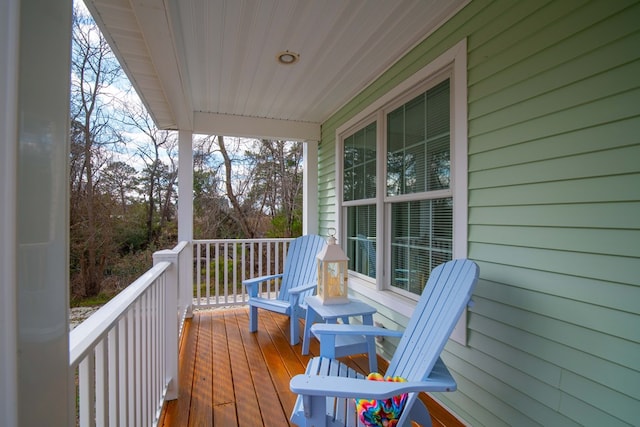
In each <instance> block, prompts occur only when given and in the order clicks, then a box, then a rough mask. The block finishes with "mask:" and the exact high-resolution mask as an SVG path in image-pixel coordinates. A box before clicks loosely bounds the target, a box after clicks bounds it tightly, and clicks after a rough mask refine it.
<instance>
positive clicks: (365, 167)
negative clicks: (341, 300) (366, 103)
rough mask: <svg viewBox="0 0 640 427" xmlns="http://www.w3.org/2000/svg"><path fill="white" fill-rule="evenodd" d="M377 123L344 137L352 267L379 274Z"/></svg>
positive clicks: (344, 190)
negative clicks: (377, 267)
mask: <svg viewBox="0 0 640 427" xmlns="http://www.w3.org/2000/svg"><path fill="white" fill-rule="evenodd" d="M376 131H377V126H376V123H375V122H374V123H371V124H369V125H368V126H366V127H363V128H362V129H360V130H358V131H356V132H355V133H353V134H352V135H350V136H348V137H347V138H345V139H344V143H343V146H344V157H343V159H344V164H343V168H344V181H343V197H344V201H345V202H351V203H349V207H348V208H347V215H346V218H347V230H348V231H347V236H348V237H347V245H346V248H347V252H346V255H347V256H348V257H349V269H350V270H352V271H355V272H357V273H361V274H364V275H365V276H368V277H372V278H375V277H376V263H375V251H376V205H375V197H376V185H377V170H376V169H377V161H376V160H377V159H376Z"/></svg>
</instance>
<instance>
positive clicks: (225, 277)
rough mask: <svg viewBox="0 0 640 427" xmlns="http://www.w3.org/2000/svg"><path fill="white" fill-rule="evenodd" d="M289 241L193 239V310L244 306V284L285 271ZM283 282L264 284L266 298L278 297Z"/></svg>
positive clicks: (245, 297) (261, 292) (262, 291)
mask: <svg viewBox="0 0 640 427" xmlns="http://www.w3.org/2000/svg"><path fill="white" fill-rule="evenodd" d="M291 240H293V239H290V238H280V239H234V240H228V239H221V240H194V241H193V253H194V261H195V263H194V268H195V272H194V281H195V284H194V292H193V297H194V300H193V306H194V308H208V307H220V306H230V305H240V304H245V303H246V301H247V294H246V292H245V290H244V287H243V286H242V281H243V280H245V279H250V278H252V277H257V276H262V275H266V274H278V273H281V272H282V271H283V269H284V261H285V259H286V257H287V249H288V247H289V242H290V241H291ZM279 286H280V282H279V281H278V280H276V281H274V282H272V283H265V284H263V288H262V289H261V290H260V294H261V295H262V296H264V297H265V298H273V297H275V296H276V295H277V293H278V289H279Z"/></svg>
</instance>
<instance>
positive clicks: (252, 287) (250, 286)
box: [242, 273, 283, 297]
mask: <svg viewBox="0 0 640 427" xmlns="http://www.w3.org/2000/svg"><path fill="white" fill-rule="evenodd" d="M282 276H283V274H282V273H279V274H270V275H268V276H259V277H253V278H251V279H246V280H243V281H242V284H243V285H244V286H245V287H246V288H247V293H248V294H249V296H250V297H255V296H256V295H258V287H257V285H258V284H259V283H262V282H266V281H267V280H273V279H278V278H281V277H282Z"/></svg>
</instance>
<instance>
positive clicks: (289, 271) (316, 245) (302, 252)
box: [278, 234, 325, 301]
mask: <svg viewBox="0 0 640 427" xmlns="http://www.w3.org/2000/svg"><path fill="white" fill-rule="evenodd" d="M324 245H325V240H324V239H323V238H322V237H320V236H318V235H316V234H307V235H305V236H302V237H298V238H297V239H295V240H293V241H292V242H291V243H290V244H289V248H288V250H287V258H286V260H285V264H284V272H283V275H282V282H281V284H280V291H279V293H278V299H279V300H282V301H287V300H288V299H289V289H291V288H295V287H296V286H302V285H306V284H307V283H313V282H316V281H317V274H318V267H317V265H318V263H317V257H316V255H318V252H320V250H321V249H322V248H323V247H324ZM308 293H309V294H310V295H311V294H313V290H311V291H309V292H308ZM304 296H305V295H301V301H304Z"/></svg>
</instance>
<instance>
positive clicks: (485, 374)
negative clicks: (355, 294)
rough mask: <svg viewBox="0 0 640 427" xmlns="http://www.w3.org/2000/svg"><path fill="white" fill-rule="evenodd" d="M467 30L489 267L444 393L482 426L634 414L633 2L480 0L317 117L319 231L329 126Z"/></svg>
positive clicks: (473, 185) (637, 263) (636, 177)
mask: <svg viewBox="0 0 640 427" xmlns="http://www.w3.org/2000/svg"><path fill="white" fill-rule="evenodd" d="M465 37H467V42H468V57H467V59H468V107H469V110H468V115H469V123H468V124H469V173H468V178H469V206H468V214H469V228H468V233H469V239H468V240H469V241H468V247H469V250H468V252H469V253H468V256H469V258H471V259H473V260H475V261H476V262H478V264H479V265H480V271H481V272H480V276H481V281H480V283H479V284H478V287H477V290H476V293H475V295H474V301H475V305H474V306H473V308H471V309H470V313H469V317H468V328H469V329H468V343H467V344H468V345H467V346H462V345H459V344H457V343H454V342H449V344H448V345H447V347H446V349H445V352H444V354H443V358H444V359H445V361H446V363H447V365H448V366H449V367H450V368H451V370H452V371H453V372H454V375H455V377H456V380H457V381H458V391H457V392H455V393H446V394H437V395H436V396H435V397H436V398H437V399H439V400H440V401H441V402H442V403H444V404H445V405H446V406H447V407H448V408H450V409H451V410H452V411H453V412H454V413H455V414H456V415H457V416H459V417H460V418H462V419H463V420H465V421H466V422H467V423H469V424H471V425H478V426H480V425H487V426H488V425H490V426H506V425H518V426H527V425H545V426H559V425H562V426H572V425H606V426H617V425H637V423H638V420H640V315H639V314H638V313H639V309H638V301H640V3H639V2H638V1H622V0H615V1H608V0H602V1H593V2H587V1H570V0H563V1H526V2H514V1H511V0H505V1H502V0H496V1H490V0H474V1H472V2H471V3H470V4H468V5H467V6H466V7H465V8H464V9H463V10H461V11H460V12H459V13H457V14H456V15H455V16H454V17H452V18H451V19H450V20H449V21H448V22H447V23H445V24H444V25H443V26H442V27H440V28H439V29H438V30H437V31H436V32H435V33H433V34H431V35H430V36H429V37H428V38H426V39H425V41H424V42H423V43H421V44H420V45H419V46H417V47H416V48H415V49H413V50H412V51H411V52H409V53H408V54H407V55H406V56H405V57H404V58H402V59H401V60H400V61H399V62H398V63H397V64H396V65H395V66H393V67H392V68H391V69H389V70H388V71H387V72H386V73H385V74H384V75H383V76H382V77H381V78H379V79H378V80H377V81H375V82H373V83H372V84H371V85H370V86H369V87H368V88H367V89H366V90H364V91H363V92H362V93H361V94H360V95H359V96H358V97H356V98H355V99H354V100H352V102H350V103H349V104H348V105H346V106H344V107H343V108H342V109H341V110H340V111H338V112H337V113H336V114H334V115H333V116H332V117H331V118H330V119H329V120H327V121H326V122H325V123H324V124H323V126H322V141H321V144H320V147H319V157H320V166H319V183H318V185H319V190H320V193H319V196H320V198H319V210H320V232H321V233H324V234H326V232H327V231H328V228H329V227H332V226H333V224H334V221H335V216H336V212H335V202H336V200H335V185H334V178H335V158H334V154H335V130H336V129H337V128H338V127H339V126H340V125H342V124H344V123H345V122H346V121H347V120H349V119H350V118H351V117H353V116H354V115H355V114H357V113H358V112H359V111H361V110H362V109H363V108H365V107H366V106H367V105H369V104H370V103H371V102H373V101H374V100H376V99H377V98H379V97H380V96H382V95H383V94H384V93H386V92H387V91H388V90H389V89H390V88H393V87H394V86H396V85H397V84H398V83H399V82H401V81H403V80H405V79H406V78H407V77H408V76H410V75H411V74H412V73H414V72H415V71H416V70H418V69H420V68H421V67H424V66H425V65H426V64H428V63H429V62H431V61H433V60H434V58H436V57H437V56H438V55H440V54H441V53H442V52H444V51H445V50H446V49H448V48H450V47H451V46H452V45H454V44H455V43H457V42H458V41H459V40H461V39H462V38H465ZM361 297H363V299H365V300H366V301H367V302H369V303H372V304H376V302H375V301H372V300H369V299H367V298H366V296H363V295H361ZM378 308H379V311H380V313H381V314H380V315H379V316H378V320H379V321H382V322H383V323H385V325H386V326H387V327H396V326H403V325H404V324H406V318H405V317H403V316H402V315H400V314H398V313H395V312H392V311H390V310H389V309H386V308H385V307H381V306H379V307H378ZM389 344H390V343H386V347H385V348H384V349H382V352H383V354H388V352H391V351H392V350H393V348H392V347H389Z"/></svg>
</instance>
